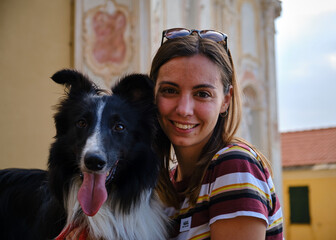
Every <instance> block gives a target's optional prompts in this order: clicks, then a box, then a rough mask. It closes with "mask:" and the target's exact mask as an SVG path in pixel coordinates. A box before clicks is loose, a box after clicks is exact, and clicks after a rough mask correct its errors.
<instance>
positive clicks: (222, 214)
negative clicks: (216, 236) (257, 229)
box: [166, 144, 283, 240]
mask: <svg viewBox="0 0 336 240" xmlns="http://www.w3.org/2000/svg"><path fill="white" fill-rule="evenodd" d="M175 175H176V168H174V169H173V170H172V176H175ZM172 182H173V184H174V186H175V188H176V190H177V191H178V192H183V191H184V190H185V189H186V187H187V182H184V181H181V182H176V181H174V177H172ZM166 212H167V214H168V216H170V218H171V219H173V223H174V233H173V235H172V236H171V239H176V240H177V239H178V240H182V239H183V240H185V239H192V240H196V239H197V240H203V239H210V224H212V223H214V222H215V221H217V220H219V219H231V218H234V217H238V216H249V217H256V218H259V219H263V220H264V221H265V222H266V223H267V230H266V236H265V239H266V240H280V239H283V233H282V224H283V219H282V211H281V207H280V204H279V200H278V198H277V196H276V194H275V191H274V185H273V181H272V179H271V176H270V174H269V172H268V170H267V169H266V168H264V167H263V165H262V164H261V161H260V158H259V157H258V156H257V154H256V153H255V152H254V151H253V150H252V149H250V148H249V147H248V146H246V145H244V144H232V145H229V146H227V147H225V148H223V149H222V150H220V151H219V152H218V153H217V154H216V155H215V156H214V157H213V159H212V162H211V164H210V166H209V168H208V169H207V171H206V174H205V177H204V179H203V181H202V186H201V190H200V194H199V197H198V199H197V202H196V205H195V206H193V207H191V206H189V204H188V199H186V198H185V199H184V200H183V199H182V201H181V208H180V209H179V210H177V209H175V208H173V207H168V208H166Z"/></svg>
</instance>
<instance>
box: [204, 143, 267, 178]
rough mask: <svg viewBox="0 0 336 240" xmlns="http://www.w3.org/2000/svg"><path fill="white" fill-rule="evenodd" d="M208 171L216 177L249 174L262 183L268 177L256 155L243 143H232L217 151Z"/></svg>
mask: <svg viewBox="0 0 336 240" xmlns="http://www.w3.org/2000/svg"><path fill="white" fill-rule="evenodd" d="M208 170H209V171H211V172H212V173H213V174H215V175H216V176H220V175H227V174H234V173H251V174H253V175H254V176H255V177H256V178H258V179H260V180H263V181H265V180H266V179H267V178H268V177H269V172H268V170H267V169H266V168H265V167H264V166H263V164H262V162H261V160H260V157H259V156H258V154H257V153H256V152H255V151H253V149H252V148H250V147H249V146H248V145H246V144H243V143H232V144H229V145H227V146H225V147H224V148H222V149H221V150H219V151H218V152H217V153H216V154H215V155H214V157H213V158H212V161H211V163H210V165H209V168H208Z"/></svg>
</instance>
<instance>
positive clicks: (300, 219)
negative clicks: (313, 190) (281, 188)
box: [289, 186, 310, 224]
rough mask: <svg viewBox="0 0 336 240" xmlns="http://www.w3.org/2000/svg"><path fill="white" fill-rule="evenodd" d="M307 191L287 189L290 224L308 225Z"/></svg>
mask: <svg viewBox="0 0 336 240" xmlns="http://www.w3.org/2000/svg"><path fill="white" fill-rule="evenodd" d="M308 193H309V189H308V187H307V186H304V187H289V204H290V221H291V223H292V224H310V214H309V194H308Z"/></svg>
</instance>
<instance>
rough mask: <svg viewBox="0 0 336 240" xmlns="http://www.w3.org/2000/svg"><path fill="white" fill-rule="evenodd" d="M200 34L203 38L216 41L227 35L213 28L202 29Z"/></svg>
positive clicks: (223, 38)
mask: <svg viewBox="0 0 336 240" xmlns="http://www.w3.org/2000/svg"><path fill="white" fill-rule="evenodd" d="M200 36H201V37H202V38H208V39H211V40H213V41H215V42H221V41H223V40H225V37H224V36H223V34H222V33H220V32H216V31H212V30H202V31H200Z"/></svg>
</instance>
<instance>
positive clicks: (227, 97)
mask: <svg viewBox="0 0 336 240" xmlns="http://www.w3.org/2000/svg"><path fill="white" fill-rule="evenodd" d="M232 93H233V87H232V85H230V88H229V91H228V92H227V94H226V95H224V99H223V103H222V107H221V113H225V112H226V111H227V110H228V108H229V106H230V102H231V98H232Z"/></svg>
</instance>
